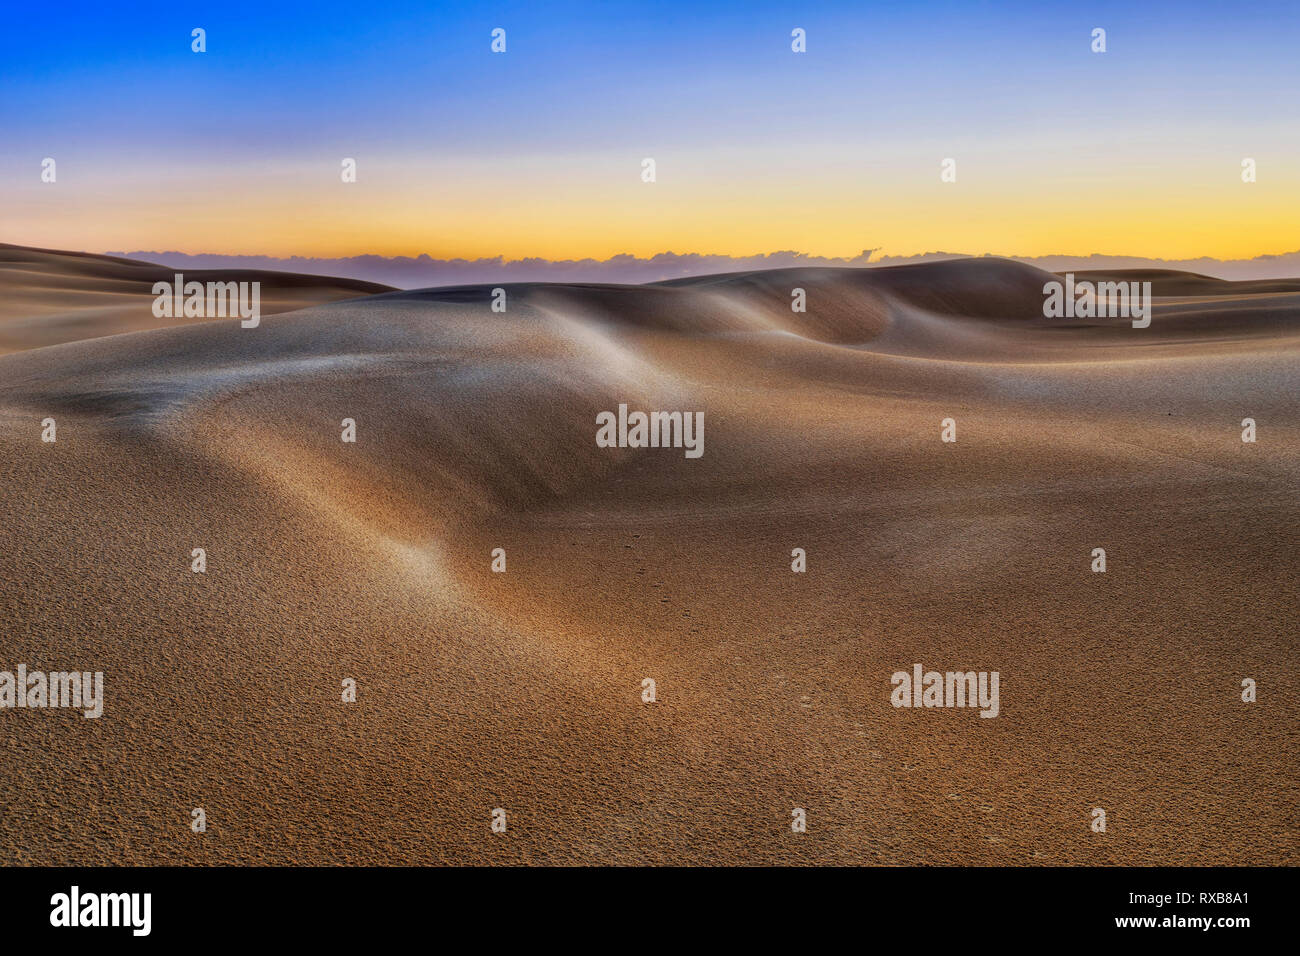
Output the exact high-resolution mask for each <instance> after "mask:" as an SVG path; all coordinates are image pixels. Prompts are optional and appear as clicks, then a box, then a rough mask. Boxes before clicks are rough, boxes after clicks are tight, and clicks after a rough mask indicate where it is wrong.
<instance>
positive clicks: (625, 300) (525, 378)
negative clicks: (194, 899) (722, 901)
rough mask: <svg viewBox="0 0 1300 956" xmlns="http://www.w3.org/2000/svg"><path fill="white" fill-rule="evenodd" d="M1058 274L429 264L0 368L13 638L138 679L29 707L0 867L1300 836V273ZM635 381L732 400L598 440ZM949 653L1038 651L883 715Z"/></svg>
mask: <svg viewBox="0 0 1300 956" xmlns="http://www.w3.org/2000/svg"><path fill="white" fill-rule="evenodd" d="M122 268H123V269H126V268H130V267H128V266H123V267H122ZM1053 278H1055V277H1054V276H1052V275H1050V274H1048V273H1043V272H1040V271H1037V270H1034V269H1032V268H1030V267H1027V266H1023V265H1019V264H1015V263H1009V262H1003V261H1001V260H964V261H956V262H945V263H939V264H933V265H921V266H910V267H903V268H898V269H874V270H872V269H867V270H784V271H777V272H768V273H752V274H739V275H730V276H713V277H707V278H701V279H691V280H682V281H679V282H672V283H664V284H658V285H651V286H644V287H618V286H601V285H517V286H506V287H505V288H506V290H507V301H508V308H507V311H506V312H504V313H494V312H493V311H491V307H490V303H491V301H492V296H491V290H490V289H489V288H483V287H475V288H457V289H438V290H425V291H419V292H409V293H390V294H385V295H375V296H371V297H368V298H364V299H355V300H351V301H339V302H333V303H330V304H325V305H319V306H316V307H313V308H308V309H304V310H301V311H296V312H292V313H288V314H281V315H275V316H269V317H267V318H264V319H263V322H262V325H261V326H260V327H259V328H256V329H241V328H240V327H239V324H238V322H237V321H216V322H207V323H202V324H196V325H188V326H182V327H176V328H167V329H155V330H151V331H146V332H140V333H138V334H133V335H118V336H113V337H111V338H99V339H94V340H88V341H80V342H72V343H68V344H63V345H59V346H56V347H50V348H38V349H33V350H30V351H25V352H21V353H17V354H11V355H7V356H3V357H0V482H2V484H3V488H4V495H3V498H0V527H2V528H3V532H2V533H3V540H0V579H2V580H3V581H4V582H5V591H4V596H3V606H2V607H0V610H3V613H4V619H5V621H6V627H5V630H4V632H3V633H4V636H3V639H0V670H5V669H10V670H12V669H14V668H15V667H16V666H17V664H18V663H25V664H26V665H27V666H28V667H29V668H32V669H35V668H38V667H43V668H45V669H48V670H56V669H71V668H74V667H75V668H78V669H82V670H102V671H103V672H104V675H105V678H104V679H105V698H106V700H105V704H104V715H103V717H101V718H99V719H95V720H87V719H84V718H82V717H81V716H79V715H76V714H71V713H68V712H66V711H53V710H51V711H39V710H0V746H3V747H4V758H5V761H6V767H8V768H11V771H10V772H9V773H6V774H5V775H3V776H0V807H4V813H3V815H2V816H0V854H2V856H3V859H4V860H5V861H6V862H11V863H12V862H20V863H38V862H55V863H72V862H78V863H90V862H110V861H121V862H129V863H144V862H190V863H200V862H207V863H218V862H220V863H234V862H272V863H288V862H301V863H337V862H370V863H380V862H399V863H426V862H474V863H498V862H500V863H507V862H508V863H521V862H535V863H601V862H618V863H638V862H648V863H681V862H687V863H689V862H722V863H727V862H762V863H779V862H793V863H854V862H887V863H917V862H929V863H980V864H986V863H987V864H996V863H1012V864H1036V863H1057V864H1060V863H1128V864H1148V863H1203V864H1209V863H1228V864H1231V863H1238V862H1264V863H1284V862H1285V863H1296V862H1298V861H1300V845H1298V842H1297V834H1296V829H1295V819H1296V813H1297V809H1298V808H1300V800H1298V797H1300V793H1298V786H1300V785H1298V784H1297V769H1300V768H1298V767H1297V758H1296V750H1295V746H1294V741H1295V739H1296V734H1297V731H1300V720H1298V719H1297V707H1296V704H1295V701H1296V700H1297V699H1298V698H1297V692H1298V691H1300V686H1297V680H1296V676H1295V668H1294V663H1293V662H1294V659H1295V655H1296V652H1297V649H1298V648H1297V643H1296V642H1297V625H1300V610H1298V606H1297V601H1296V598H1295V593H1294V582H1295V580H1296V577H1297V572H1300V558H1297V554H1298V553H1300V549H1298V546H1300V503H1298V499H1297V495H1296V488H1297V482H1298V481H1300V399H1298V398H1297V395H1298V394H1300V391H1298V389H1297V386H1300V362H1298V359H1300V291H1297V290H1293V289H1290V288H1289V287H1286V286H1285V285H1282V286H1278V287H1276V288H1273V287H1270V288H1268V289H1252V288H1246V287H1245V285H1243V286H1242V287H1241V288H1228V289H1227V290H1223V291H1215V292H1207V291H1206V290H1205V288H1204V287H1203V285H1201V284H1199V281H1196V277H1192V279H1189V280H1188V281H1187V283H1186V284H1183V283H1181V282H1180V281H1178V280H1176V279H1174V278H1170V279H1167V280H1164V279H1162V280H1161V283H1162V285H1161V288H1159V289H1157V290H1156V294H1157V296H1158V298H1157V300H1156V306H1155V315H1154V319H1153V322H1152V325H1151V327H1150V328H1148V329H1141V330H1139V329H1133V328H1131V326H1130V325H1129V323H1128V322H1127V321H1123V320H1084V321H1080V320H1072V321H1069V322H1064V321H1060V322H1054V321H1051V320H1046V319H1044V318H1043V317H1042V300H1043V294H1042V286H1043V284H1044V283H1045V282H1047V281H1050V280H1052V279H1053ZM1247 285H1249V284H1247ZM794 288H802V289H804V290H805V293H806V298H807V304H808V307H807V312H806V313H796V312H792V311H791V307H790V303H791V301H792V299H791V292H792V289H794ZM620 403H626V404H627V405H629V406H630V407H631V408H632V409H634V410H636V409H640V410H645V411H650V410H665V411H673V410H680V411H691V412H695V411H698V412H702V413H703V416H704V423H705V429H704V454H703V456H702V457H700V458H698V459H689V458H687V457H686V455H685V454H684V452H683V450H682V449H668V448H663V449H630V448H599V447H597V446H596V443H595V433H596V416H597V414H598V413H600V412H602V411H606V410H615V409H617V407H618V405H619V404H620ZM47 417H52V418H54V419H55V420H56V422H57V429H58V431H57V438H58V440H57V441H56V442H54V443H52V444H51V443H43V442H42V441H41V437H40V436H41V429H42V426H41V422H42V420H43V419H45V418H47ZM349 418H350V419H353V420H354V421H355V423H356V436H357V437H356V442H355V443H345V442H343V441H341V440H340V435H341V429H342V422H343V420H344V419H349ZM945 418H952V419H954V420H955V421H956V427H957V435H958V440H957V442H955V443H945V442H942V441H941V440H940V422H941V421H942V420H943V419H945ZM1245 418H1252V419H1254V420H1255V422H1256V423H1257V429H1258V441H1256V442H1254V443H1243V442H1242V440H1241V432H1242V421H1243V419H1245ZM198 547H202V548H204V549H206V552H207V556H208V557H207V560H208V569H207V572H206V573H205V574H195V573H192V572H191V571H190V560H191V559H190V554H191V550H192V549H193V548H198ZM1098 547H1102V548H1105V549H1106V552H1107V557H1108V568H1107V571H1106V573H1104V574H1096V573H1093V572H1092V571H1091V569H1090V564H1091V562H1092V557H1091V555H1092V550H1093V549H1094V548H1098ZM494 548H502V549H504V551H505V554H506V560H507V569H506V572H505V573H504V574H497V573H493V572H492V571H491V560H492V559H491V552H492V550H493V549H494ZM793 548H803V549H805V550H806V552H807V561H808V570H807V572H806V573H803V574H795V573H792V572H791V550H792V549H793ZM916 663H920V664H922V665H923V666H924V667H925V668H926V669H934V670H940V671H947V670H963V671H965V670H977V671H978V670H987V671H998V672H999V674H1000V676H1001V703H1000V714H999V715H998V716H997V717H996V718H995V719H982V718H980V716H979V714H978V712H976V711H974V710H969V709H965V710H941V709H920V710H912V709H896V708H894V707H892V706H891V704H890V691H891V689H892V688H891V682H890V678H891V675H892V674H893V672H895V671H899V670H907V671H910V669H911V668H912V666H913V664H916ZM345 678H354V679H355V680H356V681H357V683H358V688H359V692H358V699H357V702H356V703H354V704H344V703H342V702H341V701H340V687H341V681H342V680H343V679H345ZM646 678H652V679H653V680H654V681H655V682H656V689H657V694H658V700H657V701H656V702H655V703H653V704H644V703H643V702H642V698H641V694H642V686H643V685H642V682H643V680H644V679H646ZM1244 678H1251V679H1253V680H1255V681H1257V682H1258V687H1259V699H1258V701H1257V702H1255V703H1253V704H1246V703H1243V702H1242V700H1241V682H1242V680H1243V679H1244ZM199 806H202V807H204V808H205V811H206V814H207V819H208V826H209V829H208V832H207V833H205V834H194V833H191V832H190V829H189V821H190V811H191V809H192V808H194V807H199ZM498 807H500V808H504V809H505V810H506V812H507V814H508V820H509V827H508V830H507V832H506V833H503V834H493V833H492V832H491V831H490V828H489V824H490V820H491V816H490V815H491V812H492V810H493V809H494V808H498ZM796 807H798V808H803V809H805V810H806V811H807V815H808V821H809V824H808V832H807V833H803V834H795V833H792V832H791V829H790V820H791V811H792V809H793V808H796ZM1094 807H1103V808H1105V809H1106V811H1107V815H1108V828H1107V832H1105V833H1093V832H1092V831H1091V830H1090V828H1089V823H1090V822H1091V819H1092V818H1091V811H1092V808H1094Z"/></svg>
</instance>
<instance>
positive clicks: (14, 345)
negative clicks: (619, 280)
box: [0, 243, 391, 355]
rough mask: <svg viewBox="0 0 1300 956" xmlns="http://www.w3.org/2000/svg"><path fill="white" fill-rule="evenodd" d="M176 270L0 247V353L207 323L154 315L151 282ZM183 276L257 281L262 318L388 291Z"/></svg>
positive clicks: (291, 279)
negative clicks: (105, 336)
mask: <svg viewBox="0 0 1300 956" xmlns="http://www.w3.org/2000/svg"><path fill="white" fill-rule="evenodd" d="M176 272H177V270H175V269H168V268H167V267H165V266H158V265H153V264H152V263H148V262H140V261H137V260H135V259H119V258H115V257H113V256H98V255H91V254H89V253H77V252H58V251H55V250H51V249H30V248H27V247H25V246H13V245H7V244H5V243H0V355H3V354H5V353H7V352H18V351H22V350H23V349H34V348H41V347H42V346H46V345H58V344H59V343H61V342H75V341H77V340H79V339H86V338H96V337H99V336H104V335H117V334H119V333H122V332H139V331H142V330H144V329H157V328H163V327H166V326H170V325H178V324H184V323H188V322H194V321H206V320H196V319H185V318H179V319H173V318H158V317H156V316H155V315H154V314H153V301H154V296H153V295H152V294H151V292H150V290H151V289H152V288H153V284H154V283H155V282H160V281H165V282H171V281H172V280H173V279H174V278H175V275H176ZM184 274H185V278H186V281H190V280H193V281H198V282H205V283H206V282H238V281H249V282H251V281H255V280H257V281H261V283H262V301H261V305H262V312H263V314H267V315H270V314H272V313H276V312H291V311H293V310H294V309H301V308H304V307H305V306H309V305H318V304H320V303H322V302H334V301H336V300H338V299H348V298H353V297H356V296H360V295H370V294H372V293H375V292H387V291H391V290H390V287H389V286H383V285H379V284H377V283H374V282H361V281H358V280H355V279H330V278H323V277H321V276H310V275H295V274H293V273H289V272H255V271H242V272H236V271H230V270H221V269H194V270H190V271H188V272H186V273H184Z"/></svg>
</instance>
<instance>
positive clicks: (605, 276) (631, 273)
mask: <svg viewBox="0 0 1300 956" xmlns="http://www.w3.org/2000/svg"><path fill="white" fill-rule="evenodd" d="M879 251H880V250H879V249H864V250H862V252H861V253H859V254H858V255H856V256H852V257H849V258H828V257H824V256H810V255H807V254H806V253H802V252H794V251H789V250H787V251H782V252H768V253H762V254H759V255H753V256H719V255H708V254H703V253H698V252H689V253H675V252H661V253H658V254H657V255H653V256H650V257H648V258H640V257H637V256H631V255H626V254H622V255H616V256H612V257H610V258H608V259H558V260H552V259H538V258H529V259H504V258H502V257H500V256H497V257H495V258H490V259H434V258H432V257H430V256H428V255H420V256H414V257H412V256H376V255H364V256H348V257H345V258H338V259H321V258H307V257H303V256H292V257H289V258H283V259H282V258H277V257H274V256H227V255H217V254H211V253H201V254H190V253H184V252H110V253H107V254H108V255H113V256H125V257H126V258H130V259H141V260H145V261H147V262H156V263H159V264H161V265H165V266H168V267H170V268H174V269H273V270H277V271H282V272H305V273H308V274H311V275H328V276H344V277H347V278H352V279H366V280H369V281H371V282H382V283H384V284H386V285H391V286H396V287H397V288H400V289H419V288H426V287H430V286H449V285H481V284H487V283H500V282H611V283H620V284H624V283H631V284H635V283H642V282H660V281H663V280H665V279H681V278H684V277H686V276H697V275H710V274H713V273H718V272H748V271H751V270H757V269H785V268H791V267H837V266H839V267H844V266H851V267H861V266H868V265H870V266H894V265H907V264H909V263H915V262H932V261H936V260H940V259H957V258H962V257H963V256H964V255H965V253H957V252H927V253H924V254H922V255H915V256H881V257H880V258H878V259H874V260H873V259H872V256H873V255H875V254H876V253H877V252H879ZM1006 258H1011V259H1015V260H1017V261H1019V262H1025V263H1028V264H1029V265H1033V266H1038V267H1039V268H1040V269H1046V270H1047V271H1049V272H1068V271H1082V270H1086V269H1178V270H1181V271H1184V272H1199V273H1203V274H1205V275H1211V276H1217V277H1218V278H1221V279H1279V278H1289V277H1292V276H1300V251H1297V252H1288V253H1283V254H1281V255H1265V256H1256V257H1255V258H1253V259H1228V260H1224V259H1210V258H1200V259H1147V258H1141V257H1138V256H1111V255H1101V254H1099V253H1094V254H1092V255H1090V256H1063V255H1062V256H1008V257H1006Z"/></svg>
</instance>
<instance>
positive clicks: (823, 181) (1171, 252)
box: [0, 0, 1300, 259]
mask: <svg viewBox="0 0 1300 956" xmlns="http://www.w3.org/2000/svg"><path fill="white" fill-rule="evenodd" d="M196 27H202V28H203V29H204V30H206V42H207V50H206V52H204V53H195V52H192V50H191V42H192V40H191V31H192V30H193V29H194V28H196ZM498 27H499V28H502V29H504V30H505V31H506V52H504V53H493V52H492V50H491V48H490V46H491V42H492V37H491V33H492V30H493V29H494V28H498ZM796 27H798V28H802V29H803V30H805V31H806V37H807V41H806V42H807V52H805V53H794V52H792V50H791V31H792V30H793V29H795V28H796ZM1097 27H1100V28H1103V29H1105V30H1106V47H1107V50H1106V52H1105V53H1094V52H1093V51H1092V49H1091V45H1092V31H1093V29H1094V28H1097ZM1297 50H1300V3H1296V2H1295V0H1287V2H1283V3H1273V2H1268V0H1265V2H1260V3H1249V4H1244V3H1240V2H1238V3H1204V2H1198V0H1187V2H1181V3H1142V4H1133V3H1131V2H1124V3H1080V2H1075V3H1052V2H1038V3H1014V2H1007V3H980V2H966V3H935V2H926V0H917V2H908V3H903V2H893V3H864V2H854V3H765V2H761V0H759V2H756V0H750V2H744V3H730V2H719V3H708V4H705V3H702V2H699V0H696V2H658V3H656V2H649V0H646V2H641V3H624V2H605V3H590V4H576V3H566V2H562V0H561V2H546V3H473V2H471V3H458V4H443V3H437V2H425V3H374V4H362V3H351V2H349V3H341V2H334V0H316V2H312V3H276V4H266V3H256V4H246V3H239V2H222V3H211V4H206V3H175V4H133V3H129V2H128V3H121V4H100V3H95V4H88V3H87V4H83V3H78V2H70V3H66V4H59V5H42V4H12V5H9V6H8V8H7V9H6V11H5V13H4V14H3V21H2V23H0V130H3V137H0V241H5V242H12V243H19V244H24V245H35V246H43V247H48V248H60V249H76V250H85V251H92V252H104V251H110V250H169V251H175V252H181V253H190V254H204V253H206V254H223V255H259V256H278V257H286V256H312V257H345V256H359V255H378V256H419V255H429V256H433V257H435V258H440V259H444V258H445V259H450V258H467V259H475V258H483V257H495V256H504V257H507V258H522V257H538V258H543V259H578V258H588V257H594V258H597V259H603V258H607V257H609V256H614V255H620V254H627V255H632V256H641V257H648V256H653V255H655V254H658V253H664V252H674V253H678V254H697V253H698V254H705V255H722V256H733V257H741V256H752V255H757V254H762V253H770V252H775V251H778V250H794V251H798V252H801V253H805V254H808V255H811V256H825V257H854V256H857V255H858V254H859V253H861V252H862V251H863V250H864V249H874V250H879V251H880V254H881V255H891V256H913V255H919V254H924V253H927V252H932V251H935V250H949V251H960V252H964V253H970V254H993V255H1010V256H1047V255H1079V256H1084V255H1090V254H1094V253H1101V254H1109V255H1126V256H1144V257H1152V258H1164V259H1189V258H1195V257H1203V256H1209V257H1216V258H1221V259H1238V258H1250V257H1253V256H1258V255H1263V254H1274V253H1284V252H1289V251H1293V250H1296V249H1300V228H1297V226H1298V224H1300V123H1298V122H1297V113H1296V108H1297V103H1300V96H1298V94H1300V55H1298V54H1297ZM47 157H48V158H53V159H54V160H55V162H56V181H55V182H53V183H47V182H42V181H41V174H42V163H43V160H44V159H46V158H47ZM1248 157H1249V158H1252V159H1254V160H1255V163H1256V170H1257V181H1256V182H1253V183H1244V182H1242V176H1241V170H1242V166H1241V164H1242V160H1243V159H1245V158H1248ZM345 158H352V159H355V160H356V164H357V181H356V182H355V183H344V182H342V179H341V176H340V172H341V168H342V161H343V160H344V159H345ZM645 158H653V159H654V161H655V173H656V180H655V181H654V182H652V183H647V182H643V180H642V161H643V160H644V159H645ZM948 158H951V159H953V160H955V168H956V181H955V182H943V181H941V176H940V173H941V163H942V161H943V160H944V159H948Z"/></svg>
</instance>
